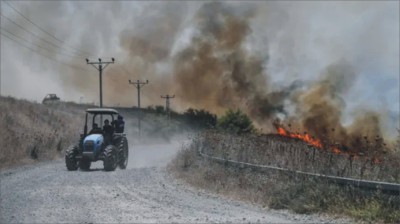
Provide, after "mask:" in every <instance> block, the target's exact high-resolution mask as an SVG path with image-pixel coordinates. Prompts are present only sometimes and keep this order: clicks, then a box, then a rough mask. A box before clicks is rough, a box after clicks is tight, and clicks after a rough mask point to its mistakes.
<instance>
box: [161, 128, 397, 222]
mask: <svg viewBox="0 0 400 224" xmlns="http://www.w3.org/2000/svg"><path fill="white" fill-rule="evenodd" d="M200 148H201V149H202V150H203V152H204V153H207V154H211V155H214V156H218V157H224V158H227V159H232V160H238V161H243V162H249V163H255V164H263V165H264V164H265V165H267V164H268V165H274V166H280V167H287V168H292V169H296V170H304V171H309V172H316V173H325V174H331V175H337V174H338V175H340V176H349V177H357V178H359V177H360V172H361V168H363V169H364V171H363V177H364V178H372V179H375V180H387V181H392V182H393V181H397V182H399V179H398V178H399V177H398V172H399V171H398V167H397V170H396V169H389V167H390V166H392V165H395V163H393V161H394V162H395V161H396V159H397V158H399V157H398V156H399V154H398V153H399V152H391V153H388V154H387V155H385V160H384V161H385V162H382V163H380V164H370V163H369V164H368V166H366V165H363V164H365V163H364V162H359V163H358V162H355V160H353V161H352V165H351V166H350V165H349V163H350V162H349V161H348V158H346V157H338V156H337V157H336V156H335V155H331V154H327V153H326V152H321V151H317V150H316V151H315V152H314V150H313V148H311V147H309V146H308V145H307V144H304V143H303V142H298V141H291V140H287V139H282V138H280V137H276V136H232V135H225V134H220V133H217V132H207V133H203V134H201V135H199V136H195V137H193V141H192V143H191V144H190V145H187V146H185V147H184V149H183V150H182V151H181V152H180V153H179V155H178V156H177V157H176V159H175V160H174V161H172V163H171V164H170V165H169V169H170V170H171V171H172V172H174V173H175V174H176V176H177V177H178V178H182V179H184V180H185V181H187V182H188V183H190V184H192V185H194V186H197V187H200V188H205V189H209V190H211V191H214V192H217V193H222V194H225V195H228V196H230V197H233V198H236V199H241V200H246V201H251V202H254V203H258V204H261V205H263V206H269V207H271V208H275V209H291V210H293V211H295V212H298V213H315V212H324V213H330V214H340V215H347V216H350V217H354V218H356V219H359V220H361V221H366V222H391V223H396V222H400V196H388V195H384V194H381V193H380V192H371V191H363V190H360V189H355V188H352V187H343V186H337V185H334V184H330V183H327V182H324V181H321V180H319V179H316V178H313V177H304V176H296V175H294V174H291V173H283V172H274V171H271V172H268V173H263V174H262V173H258V172H254V171H252V170H250V169H243V168H240V167H230V166H225V165H223V164H218V163H215V162H213V161H209V160H207V159H204V158H203V157H200V156H199V155H198V153H197V152H198V150H199V149H200ZM391 156H393V158H391ZM360 160H361V161H363V160H362V159H360ZM398 161H399V160H397V164H398ZM350 167H351V168H350ZM350 170H351V171H350ZM357 172H359V173H357Z"/></svg>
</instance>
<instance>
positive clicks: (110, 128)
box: [103, 119, 114, 143]
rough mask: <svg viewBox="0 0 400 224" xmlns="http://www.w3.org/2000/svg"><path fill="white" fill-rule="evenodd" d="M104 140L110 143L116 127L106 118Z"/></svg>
mask: <svg viewBox="0 0 400 224" xmlns="http://www.w3.org/2000/svg"><path fill="white" fill-rule="evenodd" d="M103 133H104V140H105V141H106V142H107V143H108V142H111V138H112V136H113V134H114V128H113V126H111V125H110V121H109V120H108V119H106V120H105V121H104V126H103Z"/></svg>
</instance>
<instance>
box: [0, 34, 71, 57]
mask: <svg viewBox="0 0 400 224" xmlns="http://www.w3.org/2000/svg"><path fill="white" fill-rule="evenodd" d="M0 30H1V31H2V32H6V34H8V35H11V36H13V37H16V38H18V39H21V40H23V41H25V42H27V43H29V44H32V45H35V46H37V47H39V48H42V49H44V50H46V51H48V52H50V53H57V52H54V51H53V50H50V49H48V48H45V47H43V46H41V45H39V44H36V43H31V42H30V41H29V40H27V39H25V38H22V37H19V36H17V35H15V34H14V33H13V32H10V31H7V30H6V29H4V28H3V27H0ZM57 54H61V55H65V56H68V57H71V58H75V57H76V56H73V55H69V54H65V53H63V52H59V53H57Z"/></svg>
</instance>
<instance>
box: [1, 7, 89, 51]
mask: <svg viewBox="0 0 400 224" xmlns="http://www.w3.org/2000/svg"><path fill="white" fill-rule="evenodd" d="M4 2H5V3H6V4H7V5H8V6H9V7H10V8H12V9H13V10H14V11H15V12H16V13H18V14H19V15H20V16H22V17H24V18H25V19H26V20H27V21H28V22H30V23H31V24H32V25H34V26H35V27H37V28H38V29H39V30H41V31H42V32H44V33H46V34H47V35H49V36H51V37H52V38H54V39H55V40H57V41H59V42H61V43H63V44H65V41H62V40H60V39H59V38H57V37H55V36H54V35H53V34H51V33H49V32H47V31H46V30H45V29H43V28H42V27H40V26H39V25H37V24H36V23H34V22H33V21H32V20H30V19H29V18H28V17H26V16H25V15H24V14H22V13H21V12H20V11H18V10H17V9H16V8H15V7H14V6H13V5H12V4H11V3H9V2H8V1H4ZM67 46H68V45H67ZM69 47H70V48H72V49H74V50H75V51H77V52H81V53H83V54H86V55H90V53H88V52H85V51H82V50H79V49H76V48H74V47H72V46H69Z"/></svg>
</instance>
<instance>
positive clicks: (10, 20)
mask: <svg viewBox="0 0 400 224" xmlns="http://www.w3.org/2000/svg"><path fill="white" fill-rule="evenodd" d="M0 15H1V16H2V17H4V18H5V19H7V20H8V21H9V22H10V23H12V24H14V25H16V26H18V27H19V28H20V29H22V30H25V31H26V32H28V33H30V34H32V35H33V36H35V37H36V38H38V39H39V40H41V41H44V42H46V43H48V44H50V45H53V46H55V47H57V48H60V49H65V48H64V47H60V46H59V45H57V44H54V43H52V42H50V41H48V40H46V39H43V38H41V37H40V36H39V35H37V34H35V33H33V32H31V31H29V30H27V29H26V28H24V27H23V26H21V25H19V24H18V23H16V22H15V21H13V20H12V19H10V18H8V17H7V16H5V15H3V14H0ZM65 50H68V49H65ZM71 53H73V52H71ZM73 54H75V55H79V56H83V55H82V54H78V53H73Z"/></svg>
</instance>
